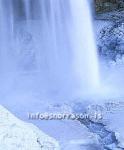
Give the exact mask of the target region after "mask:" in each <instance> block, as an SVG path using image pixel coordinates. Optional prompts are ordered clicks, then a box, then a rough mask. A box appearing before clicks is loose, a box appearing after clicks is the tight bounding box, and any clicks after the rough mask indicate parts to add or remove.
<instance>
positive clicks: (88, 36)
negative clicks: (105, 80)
mask: <svg viewBox="0 0 124 150" xmlns="http://www.w3.org/2000/svg"><path fill="white" fill-rule="evenodd" d="M0 73H1V75H3V76H4V77H5V75H7V74H8V76H9V78H10V79H12V77H13V78H14V79H15V77H16V78H18V80H19V77H20V75H18V74H20V73H27V74H30V75H31V74H32V75H34V76H36V82H35V81H34V83H36V84H39V85H40V84H42V83H40V78H43V80H44V85H45V86H42V88H46V84H47V85H48V87H54V88H56V89H60V90H61V89H62V88H63V89H64V90H65V91H66V92H69V90H70V89H72V88H73V87H74V89H76V88H77V90H78V89H80V91H81V92H82V93H83V92H84V91H85V90H86V89H89V90H92V89H95V88H97V87H98V86H99V83H100V81H99V80H100V79H99V67H98V56H97V50H96V44H95V40H94V34H93V26H92V17H91V10H90V6H89V2H88V0H0ZM34 73H35V74H34ZM36 74H37V75H38V76H37V75H36ZM5 80H6V79H5ZM11 81H12V80H11ZM2 82H3V81H2ZM21 82H22V81H21ZM8 84H9V83H8ZM25 84H26V83H25ZM32 86H33V85H32ZM30 88H31V87H30ZM70 94H71V93H70Z"/></svg>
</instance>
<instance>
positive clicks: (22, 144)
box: [0, 105, 60, 150]
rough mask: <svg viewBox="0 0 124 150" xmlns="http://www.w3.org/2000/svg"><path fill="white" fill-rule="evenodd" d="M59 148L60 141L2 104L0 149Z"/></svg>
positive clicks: (35, 149)
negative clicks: (12, 112)
mask: <svg viewBox="0 0 124 150" xmlns="http://www.w3.org/2000/svg"><path fill="white" fill-rule="evenodd" d="M17 149H18V150H22V149H23V150H41V149H42V150H59V149H60V148H59V143H58V142H57V141H56V140H55V139H53V138H51V137H49V136H48V135H46V134H45V133H43V132H42V131H41V130H39V129H38V128H37V127H35V126H34V125H32V124H29V123H25V122H23V121H21V120H19V119H17V118H16V117H15V116H14V115H12V114H11V113H10V112H9V111H8V110H6V109H5V108H4V107H2V106H1V105H0V150H17Z"/></svg>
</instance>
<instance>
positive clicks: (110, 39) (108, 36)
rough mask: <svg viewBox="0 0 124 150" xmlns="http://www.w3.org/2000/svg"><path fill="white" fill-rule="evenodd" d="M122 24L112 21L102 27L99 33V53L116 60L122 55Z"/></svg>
mask: <svg viewBox="0 0 124 150" xmlns="http://www.w3.org/2000/svg"><path fill="white" fill-rule="evenodd" d="M123 39H124V24H123V23H120V22H119V23H114V24H113V25H110V26H107V27H105V28H103V29H102V30H101V32H100V34H99V42H98V48H99V52H100V55H102V56H104V57H105V58H107V59H111V60H114V61H116V60H117V59H121V58H122V57H124V40H123Z"/></svg>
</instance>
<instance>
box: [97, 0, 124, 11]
mask: <svg viewBox="0 0 124 150" xmlns="http://www.w3.org/2000/svg"><path fill="white" fill-rule="evenodd" d="M95 3H96V11H97V12H98V13H103V12H108V11H112V10H115V9H124V1H123V0H95Z"/></svg>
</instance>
